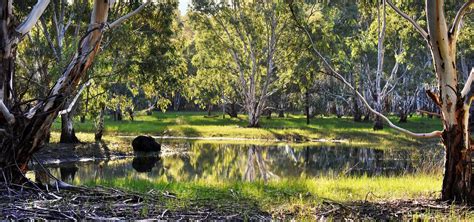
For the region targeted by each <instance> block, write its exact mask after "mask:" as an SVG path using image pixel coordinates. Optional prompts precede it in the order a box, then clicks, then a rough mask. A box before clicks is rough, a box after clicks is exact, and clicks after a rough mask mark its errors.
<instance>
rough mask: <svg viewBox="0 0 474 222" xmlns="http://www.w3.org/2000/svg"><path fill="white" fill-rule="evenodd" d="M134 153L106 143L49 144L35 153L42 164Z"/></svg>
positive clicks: (85, 160) (124, 156)
mask: <svg viewBox="0 0 474 222" xmlns="http://www.w3.org/2000/svg"><path fill="white" fill-rule="evenodd" d="M132 155H133V151H132V150H131V148H129V150H127V149H122V150H120V151H119V150H117V149H114V148H112V149H111V148H110V147H109V146H107V145H106V144H105V143H85V144H48V145H46V146H45V147H44V148H43V149H41V150H40V152H38V153H36V154H35V157H36V159H38V160H39V161H40V162H41V163H42V164H59V163H71V162H87V161H95V160H105V159H120V158H126V157H130V156H132Z"/></svg>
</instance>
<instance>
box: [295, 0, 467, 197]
mask: <svg viewBox="0 0 474 222" xmlns="http://www.w3.org/2000/svg"><path fill="white" fill-rule="evenodd" d="M383 2H386V3H387V4H388V5H389V6H390V7H391V8H392V9H393V10H394V11H395V12H397V14H399V15H400V16H401V17H402V18H404V19H405V20H407V21H408V22H409V23H411V24H412V25H413V27H414V29H415V30H416V31H417V32H418V33H419V34H420V35H421V37H422V38H423V40H425V42H426V43H427V45H428V47H429V49H430V52H431V55H432V63H433V66H434V72H435V73H436V78H437V80H438V88H439V93H434V92H429V95H430V97H431V98H432V100H433V102H434V103H435V104H436V105H437V106H439V107H440V109H441V113H442V114H441V119H442V123H443V130H442V131H433V132H430V133H416V132H412V131H409V130H406V129H403V128H401V127H398V126H396V125H395V124H393V123H392V122H391V121H390V119H389V118H387V117H386V116H385V115H383V114H382V113H380V112H378V111H376V110H375V109H373V108H372V107H371V106H370V105H369V103H368V102H367V101H366V100H365V99H364V97H363V96H362V95H361V94H360V93H358V92H357V95H358V96H359V98H360V99H361V100H363V102H364V104H365V105H366V107H367V108H368V109H369V110H370V111H371V112H372V113H373V114H375V115H377V116H378V117H380V118H382V119H383V120H384V121H385V122H387V124H388V125H389V126H390V127H392V128H394V129H395V130H397V131H399V132H401V133H404V134H406V135H408V136H412V137H416V138H439V139H441V141H442V143H443V144H444V146H445V148H446V161H445V172H444V179H443V187H442V192H441V195H442V199H444V200H464V201H469V202H472V201H474V192H473V191H474V189H473V185H474V184H472V182H471V181H472V178H473V177H472V168H471V167H472V160H471V153H472V150H471V140H470V132H469V130H468V119H469V112H468V111H469V107H470V105H471V100H472V98H473V96H474V87H472V82H473V80H474V69H472V70H471V73H470V75H469V78H468V80H467V81H466V83H465V84H464V85H463V84H462V83H461V82H460V81H459V80H458V73H457V66H456V64H457V63H456V55H457V54H456V52H457V50H456V49H457V41H458V39H459V35H460V30H461V28H462V25H461V24H462V20H463V17H464V15H466V13H467V12H468V10H470V8H471V7H472V5H474V0H469V1H467V2H465V3H464V4H463V5H462V6H460V7H459V10H457V13H455V16H453V22H452V23H451V25H449V26H448V22H447V18H446V11H445V1H444V0H426V2H425V17H426V24H427V28H424V27H422V26H423V25H422V24H420V22H419V21H417V20H415V19H413V18H412V17H411V16H410V15H408V14H406V13H405V12H403V11H402V10H400V9H399V8H398V7H397V5H396V4H394V3H392V2H391V1H389V0H384V1H383ZM295 5H296V4H294V3H293V2H290V3H289V7H290V9H291V10H292V13H293V15H294V20H295V21H296V22H297V23H298V24H299V27H300V28H301V30H302V32H303V33H304V34H306V36H307V37H308V40H309V42H310V43H311V47H312V51H313V52H314V53H315V55H316V56H317V57H318V58H319V59H320V60H321V61H323V64H324V65H325V66H326V68H327V69H328V74H329V75H331V76H334V77H335V78H337V79H339V80H341V81H342V82H343V83H344V84H345V85H347V86H348V87H350V88H351V89H352V90H354V88H353V86H352V85H351V84H350V83H349V82H348V81H347V80H346V79H345V78H344V76H342V75H341V74H340V73H339V72H338V71H337V70H336V69H335V68H334V67H333V66H332V65H331V64H330V63H329V62H328V60H326V58H325V57H324V56H323V55H322V54H321V53H320V52H319V50H318V48H317V46H315V44H314V41H313V39H312V34H311V33H312V32H314V30H312V29H311V28H310V27H309V26H308V24H306V23H305V20H303V19H302V18H304V17H305V12H304V11H303V10H302V7H296V6H295ZM452 14H453V15H454V13H452Z"/></svg>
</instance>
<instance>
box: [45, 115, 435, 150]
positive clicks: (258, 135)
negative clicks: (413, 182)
mask: <svg viewBox="0 0 474 222" xmlns="http://www.w3.org/2000/svg"><path fill="white" fill-rule="evenodd" d="M392 120H393V121H394V122H396V121H397V117H393V118H392ZM246 125H247V122H246V116H245V115H240V116H239V118H233V119H230V118H226V119H222V117H205V113H200V112H171V113H154V114H153V115H152V116H137V117H136V118H135V121H130V120H124V121H120V122H118V121H113V120H111V119H106V121H105V131H106V135H109V136H112V135H138V134H150V135H154V136H186V137H226V138H248V139H263V140H285V141H298V142H299V141H310V140H318V139H329V140H346V141H348V142H350V143H353V144H363V145H374V144H375V145H377V146H396V147H399V146H402V147H403V146H420V145H421V144H422V142H420V141H419V140H415V139H412V138H409V137H406V136H404V135H401V134H399V133H396V132H394V130H392V129H388V128H386V129H384V130H380V131H373V130H372V123H370V122H364V123H355V122H353V121H352V119H351V118H336V117H317V118H314V119H312V120H311V124H310V125H306V119H305V117H304V116H303V115H288V116H287V117H285V118H277V117H273V118H272V119H267V118H262V119H261V127H260V128H247V127H246ZM400 125H401V126H402V127H404V128H407V129H410V130H412V131H415V132H429V131H433V130H439V129H441V124H440V121H439V120H438V119H436V118H435V119H429V118H426V117H420V116H414V117H412V118H409V122H408V123H402V124H400ZM75 128H76V132H82V133H84V135H82V136H83V137H84V138H85V140H86V141H88V140H89V138H92V136H91V135H87V134H90V133H93V132H94V123H93V122H92V121H91V120H87V121H86V122H85V123H80V122H79V121H76V123H75ZM59 130H60V122H59V121H57V122H56V123H55V124H54V126H53V131H55V132H58V131H59Z"/></svg>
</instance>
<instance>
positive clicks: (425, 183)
mask: <svg viewBox="0 0 474 222" xmlns="http://www.w3.org/2000/svg"><path fill="white" fill-rule="evenodd" d="M441 178H442V177H441V175H429V174H426V175H425V174H420V175H406V176H400V177H384V176H379V177H366V176H362V177H321V178H314V179H299V180H292V181H289V180H280V181H273V182H268V183H263V182H253V183H249V182H219V181H195V182H186V183H181V182H166V181H161V180H136V179H129V178H119V179H115V180H112V181H104V180H100V179H98V180H95V181H89V182H88V183H87V184H88V185H89V186H96V185H103V186H107V187H114V188H119V189H124V190H129V191H138V192H143V193H147V192H150V190H154V191H157V192H162V193H166V194H169V195H173V196H176V197H177V198H176V199H167V200H165V202H164V204H165V205H166V207H167V208H168V209H170V210H177V211H183V210H184V211H186V210H187V209H191V208H192V209H195V208H196V207H198V208H199V207H210V208H212V209H214V210H216V211H226V212H227V211H229V210H230V211H231V212H227V213H230V214H231V213H232V212H235V213H239V214H240V215H243V216H244V217H245V216H251V215H252V214H253V213H255V211H258V212H266V213H269V214H271V215H272V216H274V217H279V216H281V215H291V217H296V218H299V219H304V218H306V219H311V218H314V216H315V215H316V214H318V213H320V212H318V209H319V208H320V207H321V206H322V205H323V204H325V203H327V202H329V203H333V202H335V203H341V204H343V205H344V204H351V203H353V202H365V201H368V202H367V203H376V202H378V201H382V200H383V201H391V200H399V199H404V200H409V199H427V198H428V199H434V198H437V197H438V196H439V190H440V187H441V182H442V181H441Z"/></svg>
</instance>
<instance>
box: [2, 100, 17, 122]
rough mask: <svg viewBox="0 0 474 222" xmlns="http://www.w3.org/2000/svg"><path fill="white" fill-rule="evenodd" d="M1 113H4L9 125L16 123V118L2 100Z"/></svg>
mask: <svg viewBox="0 0 474 222" xmlns="http://www.w3.org/2000/svg"><path fill="white" fill-rule="evenodd" d="M0 112H1V113H2V115H3V117H4V118H5V119H6V120H7V122H8V125H13V124H14V123H15V116H13V114H11V113H10V111H9V110H8V108H7V107H6V106H5V103H3V101H2V100H0Z"/></svg>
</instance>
